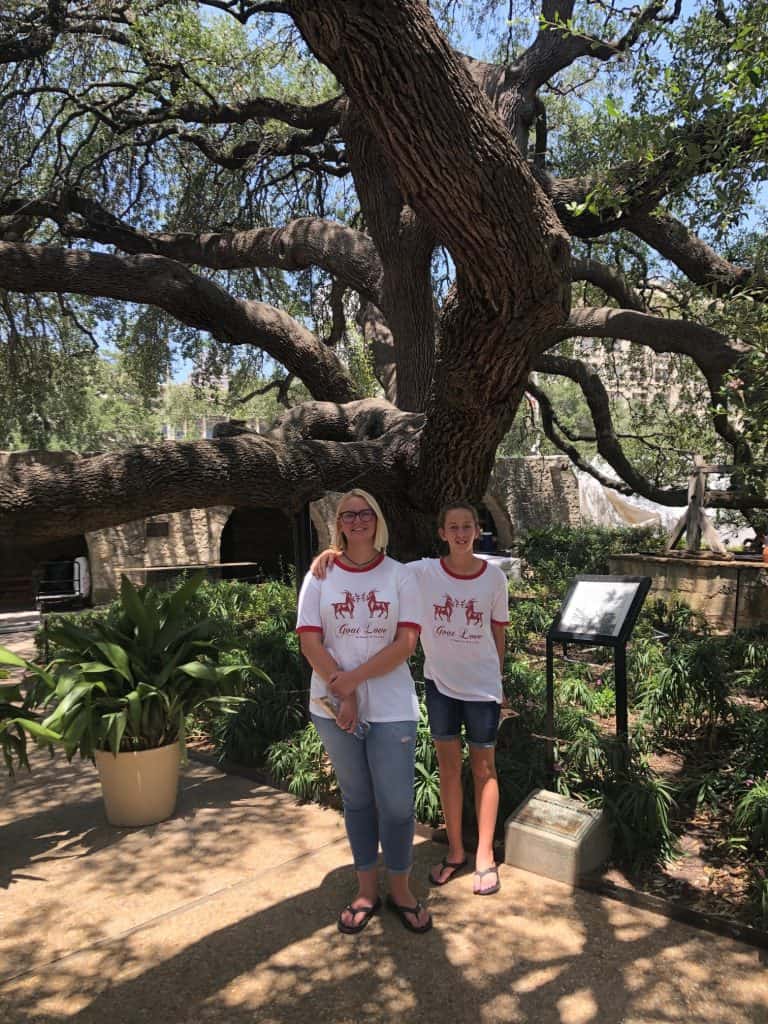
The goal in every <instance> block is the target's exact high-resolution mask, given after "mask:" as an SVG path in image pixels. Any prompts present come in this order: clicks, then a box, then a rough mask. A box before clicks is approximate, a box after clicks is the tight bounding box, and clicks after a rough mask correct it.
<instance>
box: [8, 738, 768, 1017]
mask: <svg viewBox="0 0 768 1024" xmlns="http://www.w3.org/2000/svg"><path fill="white" fill-rule="evenodd" d="M442 852H443V850H442V849H439V848H437V849H436V848H435V847H433V845H432V844H431V843H430V842H429V841H426V840H421V841H420V842H419V843H418V846H417V849H416V867H415V875H416V878H417V879H419V880H420V882H423V880H424V879H425V878H426V872H427V866H428V865H429V863H430V862H433V861H435V860H436V859H438V858H439V856H441V855H442ZM501 879H502V884H503V888H502V891H501V893H500V894H499V895H498V896H496V897H489V898H487V899H481V898H478V897H475V896H473V895H472V892H471V876H465V877H463V878H461V879H457V880H456V881H455V882H454V883H452V884H451V885H449V886H446V887H445V888H444V889H441V890H437V891H433V894H432V895H431V898H430V907H431V909H432V911H433V913H434V917H435V928H434V929H433V931H432V932H431V933H429V934H428V935H426V936H414V935H411V934H410V933H408V932H406V931H405V930H404V929H403V928H402V926H401V925H400V923H399V922H398V920H397V919H396V918H395V917H394V916H393V915H392V914H391V913H386V912H385V913H384V914H383V915H382V916H380V917H377V918H375V919H374V920H373V921H372V923H371V924H370V926H369V927H368V929H367V930H366V931H365V932H364V933H363V934H362V935H360V936H357V937H349V936H343V935H340V934H339V933H338V932H337V930H336V927H335V914H336V912H337V911H338V909H339V908H340V907H341V905H343V904H344V903H345V902H346V900H347V897H348V894H349V891H350V870H349V866H348V852H347V845H346V841H345V838H344V834H343V827H342V822H341V819H340V817H339V815H338V814H337V813H336V812H334V811H331V810H324V809H321V808H318V807H314V806H299V805H298V804H296V803H295V801H294V800H293V799H292V798H291V797H290V796H287V795H286V794H284V793H281V792H277V791H275V790H272V789H269V788H268V787H265V786H260V785H257V784H256V783H253V782H250V781H248V780H247V779H243V778H239V777H236V776H225V775H222V774H220V773H219V772H218V771H216V770H215V769H213V768H209V767H207V766H203V765H199V764H191V765H190V767H189V768H188V769H187V770H186V772H185V775H184V780H183V789H182V793H181V797H180V802H179V807H178V813H177V815H176V817H174V818H173V819H171V820H170V821H167V822H164V823H162V824H160V825H155V826H152V827H149V828H144V829H133V830H130V829H114V828H111V827H109V826H107V825H106V824H105V822H104V818H103V813H102V809H101V802H100V796H99V785H98V781H97V777H96V773H95V770H94V769H93V768H92V767H91V766H90V765H89V764H80V763H75V764H72V765H67V763H66V761H64V760H63V759H62V758H61V756H60V755H57V757H56V759H55V760H54V761H53V762H51V761H49V760H48V759H47V758H46V757H44V756H41V755H39V754H38V755H36V757H35V760H34V773H33V774H32V775H27V774H26V773H24V774H22V775H19V776H17V778H16V780H15V781H11V782H7V783H2V784H0V1021H2V1022H3V1024H58V1022H62V1021H68V1022H69V1021H71V1022H74V1021H76V1022H79V1024H90V1022H93V1024H96V1022H98V1024H104V1022H108V1024H137V1022H144V1021H153V1022H155V1021H156V1022H159V1024H177V1022H178V1024H182V1022H184V1024H208V1022H211V1024H213V1022H216V1024H218V1022H222V1024H254V1022H259V1024H278V1022H305V1021H312V1022H318V1024H319V1022H326V1021H327V1022H330V1021H333V1022H338V1024H347V1022H350V1024H351V1022H357V1021H397V1022H401V1024H409V1022H423V1024H433V1022H434V1024H438V1022H439V1024H445V1022H446V1021H455V1022H464V1021H467V1022H470V1021H471V1022H476V1021H477V1022H496V1021H526V1022H532V1024H534V1022H535V1024H550V1022H552V1024H554V1022H557V1024H590V1022H594V1024H619V1022H623V1024H640V1022H642V1024H651V1022H653V1024H656V1022H673V1021H680V1022H684V1024H742V1022H750V1024H753V1022H754V1024H760V1022H768V969H767V967H766V961H765V955H764V954H762V955H761V954H760V953H759V952H758V951H757V950H754V949H752V948H750V947H747V946H743V945H740V944H739V943H736V942H734V941H732V940H729V939H724V938H719V937H716V936H713V935H710V934H707V933H705V932H699V931H696V930H693V929H691V928H688V927H687V926H684V925H680V924H675V923H673V922H670V921H668V920H666V919H665V918H662V917H658V916H656V915H654V914H651V913H649V912H647V911H641V910H636V909H633V908H629V907H626V906H624V905H622V904H619V903H614V902H612V901H610V900H604V899H601V898H599V897H597V896H594V895H591V894H588V893H585V892H580V891H576V892H574V891H571V890H570V889H568V888H567V887H565V886H561V885H558V884H556V883H550V882H547V881H545V880H543V879H540V878H538V877H536V876H533V875H527V874H523V873H521V872H517V871H514V870H512V869H510V868H506V867H505V868H502V872H501ZM419 888H420V890H421V892H422V893H426V889H425V887H424V885H423V884H420V886H419Z"/></svg>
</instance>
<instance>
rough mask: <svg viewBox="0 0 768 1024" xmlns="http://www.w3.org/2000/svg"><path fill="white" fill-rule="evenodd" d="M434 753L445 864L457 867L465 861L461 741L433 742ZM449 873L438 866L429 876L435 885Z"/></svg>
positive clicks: (451, 870)
mask: <svg viewBox="0 0 768 1024" xmlns="http://www.w3.org/2000/svg"><path fill="white" fill-rule="evenodd" d="M435 749H436V750H437V761H438V764H439V765H440V802H441V803H442V805H443V817H444V818H445V831H446V834H447V836H448V854H447V856H446V860H448V861H450V862H451V863H452V864H460V863H461V862H462V861H463V860H464V858H465V857H466V853H465V852H464V840H463V838H462V833H461V810H462V804H463V796H462V792H461V740H459V739H455V740H435ZM452 873H453V869H451V868H448V867H445V868H444V867H441V865H439V864H438V865H436V866H435V867H433V868H432V871H431V876H432V879H433V881H436V882H438V883H439V882H447V881H448V879H449V878H450V877H451V874H452Z"/></svg>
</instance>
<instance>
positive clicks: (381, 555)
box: [333, 551, 385, 572]
mask: <svg viewBox="0 0 768 1024" xmlns="http://www.w3.org/2000/svg"><path fill="white" fill-rule="evenodd" d="M384 558H385V555H384V552H383V551H382V552H380V553H379V557H378V558H375V559H374V560H373V561H372V562H371V564H370V565H361V566H356V565H344V563H343V562H342V561H340V560H339V558H338V557H336V558H334V560H333V564H334V565H338V567H339V568H340V569H344V571H345V572H370V571H371V569H375V568H376V567H377V566H378V565H381V563H382V562H383V561H384Z"/></svg>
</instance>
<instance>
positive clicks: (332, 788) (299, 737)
mask: <svg viewBox="0 0 768 1024" xmlns="http://www.w3.org/2000/svg"><path fill="white" fill-rule="evenodd" d="M267 764H268V765H269V770H270V771H271V772H272V774H273V775H274V777H275V778H276V779H278V780H287V782H288V791H289V792H290V793H293V795H294V796H296V797H298V798H299V799H300V800H314V801H321V800H324V799H327V798H328V797H330V796H332V795H334V794H336V793H337V792H338V787H337V785H336V777H335V775H334V774H333V768H332V767H331V762H330V761H329V760H328V757H327V755H326V753H325V748H324V747H323V743H322V740H321V739H320V736H319V735H318V732H317V729H315V727H314V725H312V723H311V722H310V723H309V725H307V726H305V727H304V728H303V729H302V730H301V731H300V732H297V733H294V735H293V736H291V737H289V738H288V739H285V740H280V741H279V742H277V743H273V744H272V746H271V747H270V748H269V751H268V753H267Z"/></svg>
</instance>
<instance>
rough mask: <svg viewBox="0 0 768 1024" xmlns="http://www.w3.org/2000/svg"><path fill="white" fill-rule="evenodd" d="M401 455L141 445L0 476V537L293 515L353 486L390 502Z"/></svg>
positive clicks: (245, 444) (378, 445)
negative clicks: (172, 518) (208, 514)
mask: <svg viewBox="0 0 768 1024" xmlns="http://www.w3.org/2000/svg"><path fill="white" fill-rule="evenodd" d="M410 451H411V447H410V445H409V444H408V434H407V433H406V434H402V433H401V432H399V431H397V430H394V431H391V432H390V433H388V434H385V435H383V436H382V437H380V438H379V439H378V440H366V441H347V442H333V441H319V440H299V439H297V438H296V437H292V439H291V442H290V444H288V443H285V442H283V441H281V440H278V439H276V438H275V437H272V436H269V437H262V436H259V435H258V434H250V433H249V434H243V435H239V436H236V437H225V438H221V439H217V440H213V441H196V442H183V443H177V442H170V441H169V442H165V443H164V444H162V445H154V446H147V445H142V446H139V447H135V448H129V449H127V450H126V451H124V452H120V453H118V454H107V455H95V456H91V457H89V458H82V459H78V460H77V461H75V462H72V463H70V464H69V465H66V466H58V467H46V466H33V467H29V466H23V467H18V468H16V469H15V470H14V471H13V472H12V473H8V472H6V473H5V474H4V475H3V476H2V485H1V486H0V537H3V538H4V539H7V540H11V539H12V540H13V542H14V543H15V544H31V543H35V542H40V541H44V540H54V539H56V538H57V537H65V536H68V535H70V534H71V533H72V523H76V524H77V530H78V532H87V531H89V530H97V529H103V528H104V527H107V526H117V525H119V524H121V523H125V522H129V521H131V520H134V519H140V518H143V517H145V516H151V515H156V514H158V513H162V512H175V511H179V510H181V509H187V508H206V507H208V506H210V505H212V504H216V505H233V506H237V505H259V506H263V507H267V508H282V509H285V510H288V511H295V510H298V509H299V508H300V507H301V506H302V505H303V504H305V503H306V502H307V501H311V500H313V499H315V498H319V497H321V496H322V495H323V494H325V493H326V492H327V491H328V490H345V489H346V488H348V487H351V486H359V487H364V488H368V489H372V490H375V491H376V493H377V494H384V495H392V496H396V495H398V494H401V493H402V492H403V491H404V489H405V485H406V484H405V482H406V478H407V473H408V471H409V466H408V460H409V458H410Z"/></svg>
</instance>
